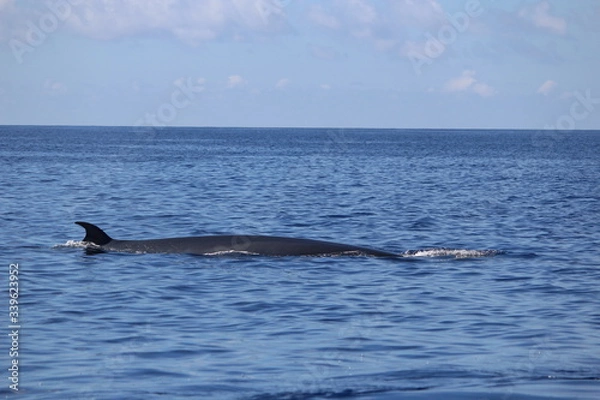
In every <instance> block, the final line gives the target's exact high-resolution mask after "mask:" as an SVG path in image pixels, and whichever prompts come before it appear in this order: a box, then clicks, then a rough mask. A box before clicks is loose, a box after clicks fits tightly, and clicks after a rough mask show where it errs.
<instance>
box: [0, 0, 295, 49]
mask: <svg viewBox="0 0 600 400" xmlns="http://www.w3.org/2000/svg"><path fill="white" fill-rule="evenodd" d="M0 1H3V0H0ZM4 1H5V0H4ZM72 11H73V12H72V15H71V16H70V17H69V18H68V19H67V21H66V23H67V24H68V25H69V26H70V27H71V28H72V29H74V30H75V31H76V32H79V33H80V34H83V35H86V36H90V37H93V38H97V39H112V38H117V37H122V36H128V35H137V34H146V33H153V34H154V33H161V32H165V33H169V34H172V35H174V36H175V37H177V38H178V39H180V40H182V41H184V42H186V43H189V44H198V43H201V42H204V41H207V40H211V39H215V38H218V37H221V36H232V37H233V36H235V35H238V36H240V35H241V36H244V35H249V34H252V33H256V32H259V33H268V32H279V31H283V30H285V8H284V7H283V6H280V5H279V3H277V2H273V1H272V0H203V1H192V0H128V1H123V0H121V1H106V0H88V1H85V2H81V4H78V5H77V6H73V7H72Z"/></svg>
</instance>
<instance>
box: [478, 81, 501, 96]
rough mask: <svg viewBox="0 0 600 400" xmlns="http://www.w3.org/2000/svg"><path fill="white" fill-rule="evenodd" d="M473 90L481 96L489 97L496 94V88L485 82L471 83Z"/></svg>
mask: <svg viewBox="0 0 600 400" xmlns="http://www.w3.org/2000/svg"><path fill="white" fill-rule="evenodd" d="M473 92H475V93H477V94H478V95H480V96H481V97H490V96H493V95H495V94H496V89H494V88H493V87H491V86H490V85H488V84H487V83H481V82H477V83H475V84H474V85H473Z"/></svg>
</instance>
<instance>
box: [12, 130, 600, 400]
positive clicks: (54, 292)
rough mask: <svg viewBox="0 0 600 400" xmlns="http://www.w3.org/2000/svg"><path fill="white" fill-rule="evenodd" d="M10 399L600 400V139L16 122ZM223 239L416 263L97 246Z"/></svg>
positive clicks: (594, 135) (593, 135)
mask: <svg viewBox="0 0 600 400" xmlns="http://www.w3.org/2000/svg"><path fill="white" fill-rule="evenodd" d="M0 155H1V159H2V161H1V163H2V174H1V175H0V188H1V193H2V196H1V197H0V208H1V211H2V212H1V213H0V219H1V221H2V224H1V227H2V229H1V231H0V254H1V259H2V263H3V265H4V268H3V271H4V272H3V273H2V274H1V276H2V277H1V278H0V282H2V285H3V286H4V290H3V291H2V293H4V295H3V297H4V298H3V300H2V304H4V306H3V309H4V310H3V311H2V318H0V320H1V321H3V323H2V332H3V336H4V338H5V339H4V340H3V341H2V344H1V346H2V347H3V348H2V349H1V353H2V355H3V356H2V365H3V367H2V371H4V372H3V373H2V375H3V377H2V382H3V384H2V386H1V387H0V394H1V395H2V397H3V398H12V397H13V395H14V394H15V393H18V394H24V395H28V396H31V398H36V399H56V398H60V399H115V398H127V399H159V398H160V399H164V398H168V399H186V398H203V399H208V398H214V399H236V400H237V399H240V400H242V399H256V400H258V399H293V400H302V399H361V400H366V399H375V400H381V399H385V400H388V399H396V398H402V399H438V398H445V399H531V400H533V399H597V398H598V396H599V394H600V250H599V249H600V224H599V221H600V132H597V131H576V132H555V131H510V130H370V129H293V128H264V129H261V128H208V127H207V128H156V129H154V128H139V127H137V128H133V127H76V126H73V127H61V126H0ZM75 221H87V222H90V223H93V224H96V225H98V226H100V227H101V228H102V229H104V230H105V231H106V232H107V233H108V234H109V235H110V236H112V237H114V238H117V239H150V238H166V237H179V236H200V235H212V234H247V235H276V236H290V237H299V238H311V239H322V240H328V241H334V242H340V243H348V244H354V245H358V246H365V247H372V248H375V249H381V250H386V251H392V252H395V253H398V254H399V255H400V257H398V258H397V259H393V258H376V257H367V256H359V257H351V256H331V257H265V256H251V255H246V256H244V255H239V254H238V255H223V256H193V255H186V254H130V253H117V252H106V253H99V254H90V253H88V252H86V251H85V249H84V248H83V247H84V244H83V243H82V239H83V236H84V231H83V229H81V227H79V226H77V225H75V224H74V222H75Z"/></svg>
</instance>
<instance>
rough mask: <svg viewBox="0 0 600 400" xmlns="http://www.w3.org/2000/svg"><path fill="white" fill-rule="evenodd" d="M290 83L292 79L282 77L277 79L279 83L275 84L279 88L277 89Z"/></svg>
mask: <svg viewBox="0 0 600 400" xmlns="http://www.w3.org/2000/svg"><path fill="white" fill-rule="evenodd" d="M289 84H290V80H289V79H288V78H281V79H280V80H278V81H277V84H276V85H275V88H277V89H284V88H285V87H287V86H288V85H289Z"/></svg>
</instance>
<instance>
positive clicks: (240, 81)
mask: <svg viewBox="0 0 600 400" xmlns="http://www.w3.org/2000/svg"><path fill="white" fill-rule="evenodd" d="M245 83H246V80H245V79H244V78H242V77H241V75H231V76H230V77H229V78H227V87H228V88H229V89H233V88H236V87H240V86H242V85H244V84H245Z"/></svg>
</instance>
